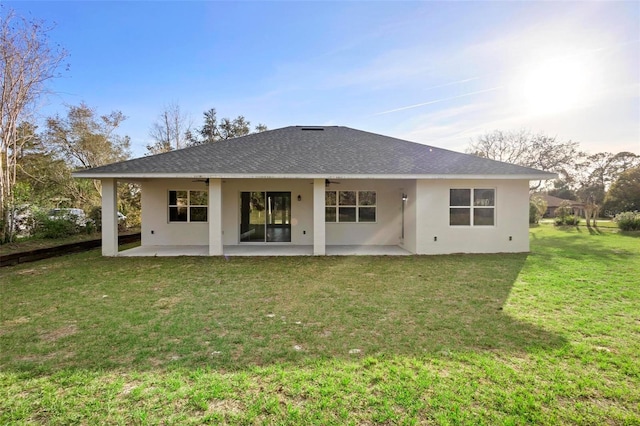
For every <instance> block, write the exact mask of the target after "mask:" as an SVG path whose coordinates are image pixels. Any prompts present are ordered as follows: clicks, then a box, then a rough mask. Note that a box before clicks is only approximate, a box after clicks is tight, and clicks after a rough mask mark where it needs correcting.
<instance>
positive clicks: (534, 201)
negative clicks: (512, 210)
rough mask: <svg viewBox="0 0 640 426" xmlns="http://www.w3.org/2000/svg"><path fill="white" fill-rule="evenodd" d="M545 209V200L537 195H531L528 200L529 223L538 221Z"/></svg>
mask: <svg viewBox="0 0 640 426" xmlns="http://www.w3.org/2000/svg"><path fill="white" fill-rule="evenodd" d="M546 211H547V202H546V201H545V200H544V199H543V198H542V197H539V196H533V197H531V199H530V200H529V223H530V224H535V223H538V222H540V219H542V216H544V213H545V212H546Z"/></svg>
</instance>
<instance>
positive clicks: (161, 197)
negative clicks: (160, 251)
mask: <svg viewBox="0 0 640 426" xmlns="http://www.w3.org/2000/svg"><path fill="white" fill-rule="evenodd" d="M173 189H175V190H182V189H192V190H198V191H206V190H207V189H208V187H207V185H206V183H204V182H193V179H150V180H146V181H143V182H142V196H141V202H142V218H141V219H142V228H141V230H140V232H141V234H142V240H141V243H142V245H152V246H162V245H175V246H180V245H208V244H209V224H208V223H207V222H201V223H169V190H173Z"/></svg>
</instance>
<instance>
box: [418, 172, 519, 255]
mask: <svg viewBox="0 0 640 426" xmlns="http://www.w3.org/2000/svg"><path fill="white" fill-rule="evenodd" d="M451 188H495V189H496V212H495V226H478V227H473V226H450V225H449V189H451ZM415 198H416V251H415V252H416V253H417V254H448V253H508V252H516V253H517V252H527V251H529V182H528V181H526V180H481V181H479V180H425V179H420V180H418V181H417V182H416V197H415ZM436 237H437V241H435V240H434V238H436ZM509 237H511V240H509Z"/></svg>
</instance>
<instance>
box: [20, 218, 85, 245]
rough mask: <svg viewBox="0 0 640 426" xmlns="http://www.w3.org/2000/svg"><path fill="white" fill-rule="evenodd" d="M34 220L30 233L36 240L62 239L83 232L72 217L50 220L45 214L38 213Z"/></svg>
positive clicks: (82, 228)
mask: <svg viewBox="0 0 640 426" xmlns="http://www.w3.org/2000/svg"><path fill="white" fill-rule="evenodd" d="M34 219H35V220H34V224H33V230H32V233H33V235H35V236H36V237H38V238H50V239H55V238H64V237H68V236H70V235H76V234H80V233H82V232H84V227H83V226H80V225H78V223H77V221H76V219H75V218H73V217H56V218H51V217H49V216H48V214H47V213H46V212H38V213H36V214H35V215H34Z"/></svg>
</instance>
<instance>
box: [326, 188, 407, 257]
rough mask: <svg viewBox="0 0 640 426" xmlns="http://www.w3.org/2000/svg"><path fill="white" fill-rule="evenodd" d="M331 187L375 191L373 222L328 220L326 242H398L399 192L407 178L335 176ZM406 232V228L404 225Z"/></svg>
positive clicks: (400, 215) (373, 243)
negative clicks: (345, 177)
mask: <svg viewBox="0 0 640 426" xmlns="http://www.w3.org/2000/svg"><path fill="white" fill-rule="evenodd" d="M338 181H339V182H340V184H331V185H330V186H329V188H327V190H332V191H352V190H353V191H358V190H360V191H368V190H371V191H376V203H377V211H376V222H375V223H327V224H326V233H327V240H326V241H327V245H328V246H330V245H398V244H399V243H400V242H401V238H400V236H401V233H402V192H403V190H404V188H406V187H407V185H409V184H410V182H411V181H409V180H357V179H352V180H347V179H340V180H338ZM405 235H406V229H405Z"/></svg>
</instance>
